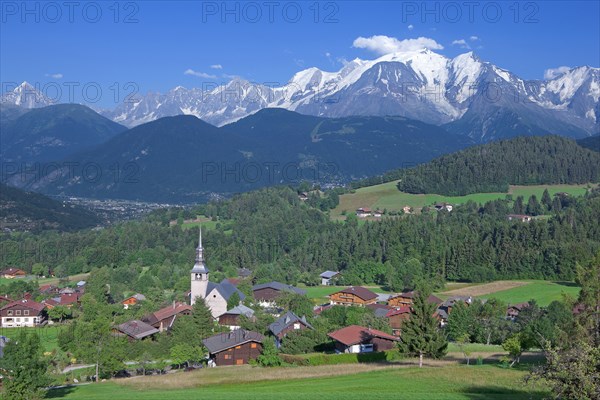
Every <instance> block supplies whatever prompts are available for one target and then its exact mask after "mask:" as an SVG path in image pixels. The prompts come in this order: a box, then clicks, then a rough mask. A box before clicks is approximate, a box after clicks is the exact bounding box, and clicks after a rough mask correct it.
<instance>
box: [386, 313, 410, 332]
mask: <svg viewBox="0 0 600 400" xmlns="http://www.w3.org/2000/svg"><path fill="white" fill-rule="evenodd" d="M411 313H412V311H411V308H410V307H409V306H401V307H397V308H393V309H391V310H389V311H388V312H387V313H386V314H385V318H386V319H387V320H388V323H389V324H390V328H392V333H393V334H394V335H397V336H400V332H401V331H402V324H404V323H405V322H406V321H407V320H408V319H410V315H411Z"/></svg>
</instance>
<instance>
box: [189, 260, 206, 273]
mask: <svg viewBox="0 0 600 400" xmlns="http://www.w3.org/2000/svg"><path fill="white" fill-rule="evenodd" d="M191 272H192V274H207V273H208V268H206V265H204V262H196V264H194V268H192V271H191Z"/></svg>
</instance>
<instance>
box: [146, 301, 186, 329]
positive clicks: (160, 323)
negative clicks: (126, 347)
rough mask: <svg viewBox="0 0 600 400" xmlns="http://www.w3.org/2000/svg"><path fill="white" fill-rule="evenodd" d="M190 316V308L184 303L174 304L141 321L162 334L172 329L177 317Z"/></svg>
mask: <svg viewBox="0 0 600 400" xmlns="http://www.w3.org/2000/svg"><path fill="white" fill-rule="evenodd" d="M191 314H192V306H190V305H188V304H185V303H176V302H174V303H173V305H170V306H168V307H165V308H162V309H160V310H158V311H156V312H154V313H152V314H150V315H147V316H145V317H144V318H142V321H143V322H145V323H147V324H148V325H152V326H153V327H155V328H156V329H158V330H159V332H163V331H166V330H168V329H171V328H172V327H173V324H174V323H175V320H176V319H177V317H179V316H181V315H191Z"/></svg>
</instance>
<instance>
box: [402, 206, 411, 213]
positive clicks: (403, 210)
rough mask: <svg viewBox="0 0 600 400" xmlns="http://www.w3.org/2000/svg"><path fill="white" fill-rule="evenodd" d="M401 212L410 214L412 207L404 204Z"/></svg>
mask: <svg viewBox="0 0 600 400" xmlns="http://www.w3.org/2000/svg"><path fill="white" fill-rule="evenodd" d="M402 212H403V213H404V214H410V213H412V208H411V207H410V206H404V207H402Z"/></svg>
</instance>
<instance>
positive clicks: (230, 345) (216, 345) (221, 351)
mask: <svg viewBox="0 0 600 400" xmlns="http://www.w3.org/2000/svg"><path fill="white" fill-rule="evenodd" d="M263 340H264V337H263V335H261V334H260V333H258V332H253V331H246V330H244V329H237V330H235V331H231V332H227V333H220V334H218V335H214V336H211V337H209V338H206V339H204V340H203V341H202V343H203V344H204V347H206V348H207V349H208V354H209V359H210V361H209V363H212V364H214V365H217V366H222V365H243V364H248V362H249V361H250V360H253V359H255V358H256V357H258V356H259V355H260V354H261V352H262V343H263Z"/></svg>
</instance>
